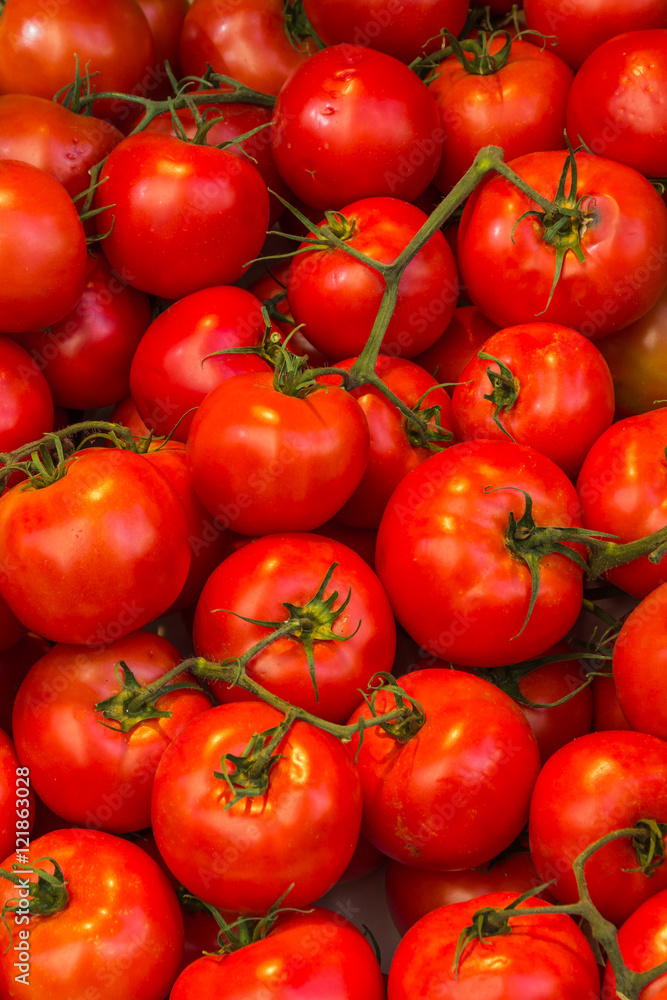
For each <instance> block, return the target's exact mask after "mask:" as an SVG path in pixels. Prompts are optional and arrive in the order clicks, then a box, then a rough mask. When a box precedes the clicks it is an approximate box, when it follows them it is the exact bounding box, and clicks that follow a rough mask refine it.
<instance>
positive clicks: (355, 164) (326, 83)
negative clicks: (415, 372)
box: [271, 44, 442, 354]
mask: <svg viewBox="0 0 667 1000" xmlns="http://www.w3.org/2000/svg"><path fill="white" fill-rule="evenodd" d="M271 144H272V148H273V158H274V160H275V162H276V166H277V167H278V172H279V173H280V175H281V177H282V178H283V180H284V181H285V183H286V184H287V186H288V187H289V188H290V190H291V191H294V192H295V194H297V195H298V196H299V198H301V199H302V200H303V201H304V202H305V203H306V204H307V205H312V206H313V207H315V208H319V209H322V210H326V209H329V208H340V207H341V205H349V204H350V202H352V201H356V200H357V199H358V198H367V197H369V196H375V195H391V196H393V197H395V198H403V199H405V201H412V200H413V199H414V198H416V197H418V195H420V194H421V193H422V191H424V190H425V189H426V187H427V186H428V184H429V183H430V181H431V180H432V179H433V175H434V174H435V171H436V169H437V166H438V163H439V161H440V154H441V151H442V129H441V128H440V123H439V117H438V109H437V107H436V104H435V101H434V99H433V97H432V96H431V94H430V93H429V91H428V88H427V87H426V85H425V84H424V83H422V81H421V80H420V79H419V77H418V76H417V75H416V74H415V73H413V72H412V70H410V69H408V67H407V66H405V65H404V64H403V63H401V62H399V61H398V59H394V58H393V56H388V55H385V54H384V52H377V51H376V50H375V49H371V48H364V47H363V46H361V45H347V44H343V45H332V46H330V47H329V48H326V49H322V50H321V51H320V52H317V53H315V55H313V56H311V57H310V59H308V61H307V62H305V63H304V64H303V65H302V66H301V67H299V69H297V70H296V71H295V72H294V73H293V74H292V76H291V77H290V78H289V79H288V80H287V82H286V83H285V85H284V86H283V87H282V89H281V91H280V93H279V94H278V99H277V101H276V104H275V107H274V109H273V127H272V131H271ZM346 353H347V354H351V353H353V352H351V351H348V352H346Z"/></svg>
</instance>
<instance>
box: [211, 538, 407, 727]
mask: <svg viewBox="0 0 667 1000" xmlns="http://www.w3.org/2000/svg"><path fill="white" fill-rule="evenodd" d="M334 563H337V564H338V565H337V566H336V569H335V571H334V573H333V575H332V576H331V578H330V581H329V583H328V585H327V587H326V589H325V590H324V593H323V594H322V601H324V602H326V601H327V600H328V599H330V598H331V597H332V596H333V595H334V593H337V594H338V595H339V596H338V599H337V600H335V601H334V604H333V608H332V611H333V612H336V611H340V614H339V615H338V616H337V617H336V618H335V620H334V621H333V622H331V621H329V620H328V619H329V617H330V616H329V615H327V614H326V608H323V609H322V610H321V612H320V614H321V615H322V617H321V618H320V615H319V614H318V612H317V611H316V610H315V609H313V611H312V612H311V615H309V617H311V620H312V621H313V625H314V629H313V632H312V633H307V634H306V633H305V632H302V633H301V634H297V635H294V636H284V637H283V638H282V639H278V640H276V642H273V643H271V645H270V646H267V647H266V648H265V649H263V650H262V651H261V652H260V653H258V654H257V656H255V657H253V659H252V660H250V663H249V664H248V666H247V668H246V669H247V671H248V674H249V675H250V677H252V678H253V679H254V680H256V681H258V682H259V683H260V684H261V685H263V686H264V687H266V688H268V690H269V691H272V692H273V693H274V694H277V695H279V696H280V697H281V698H284V699H285V700H286V701H289V702H291V703H292V704H294V705H299V706H300V707H301V708H305V709H306V710H307V711H309V712H313V713H314V714H315V715H319V716H321V718H323V719H328V720H329V721H330V722H339V723H345V722H346V721H347V719H348V717H349V715H350V713H351V712H352V710H353V709H354V708H355V707H356V705H358V703H359V689H362V690H364V689H365V688H366V687H367V686H368V683H369V681H370V679H371V677H372V676H373V674H375V673H376V672H377V671H378V670H383V671H390V670H391V665H392V662H393V659H394V652H395V649H396V627H395V624H394V616H393V613H392V610H391V607H390V604H389V600H388V598H387V595H386V594H385V592H384V589H383V587H382V584H381V583H380V581H379V580H378V578H377V577H376V575H375V573H373V571H372V570H371V568H370V567H369V566H368V565H367V564H366V563H365V562H364V560H363V559H362V558H361V556H358V555H357V554H356V552H353V551H352V550H351V549H349V548H348V547H347V546H345V545H343V544H341V543H340V542H335V541H333V540H331V539H328V538H324V537H322V536H321V535H313V534H309V533H305V532H304V533H301V534H300V533H296V532H295V533H293V534H286V535H268V536H265V537H264V538H260V539H256V540H255V541H253V542H251V544H250V545H245V546H244V547H243V548H241V549H239V550H238V551H236V552H234V553H233V554H232V555H231V556H229V557H228V558H227V559H225V560H224V562H222V563H221V564H220V566H218V568H217V569H216V570H214V571H213V573H212V574H211V576H210V577H209V579H208V582H207V583H206V585H205V587H204V590H203V592H202V595H201V597H200V599H199V601H198V603H197V610H196V612H195V619H194V628H193V639H194V645H195V651H196V653H197V655H198V656H204V657H206V659H208V660H225V659H227V658H228V657H230V656H231V657H234V656H242V655H243V654H244V653H245V652H247V650H249V649H250V648H251V647H252V646H254V645H255V644H256V643H257V642H259V641H260V640H261V639H263V638H265V637H266V636H267V635H268V634H269V632H270V631H271V630H270V629H269V628H267V627H266V626H262V625H253V624H251V623H250V622H248V621H244V620H243V618H253V619H255V620H257V621H279V622H283V621H287V619H288V618H289V617H290V615H289V609H287V608H286V607H285V603H288V604H290V605H294V606H296V607H299V608H300V607H304V606H305V605H306V604H308V602H310V601H311V600H312V598H314V597H315V595H316V594H317V593H318V591H319V588H320V586H321V584H322V582H323V580H324V578H325V576H326V575H327V572H328V571H329V569H330V567H331V566H332V565H333V564H334ZM348 594H349V602H348V603H347V605H346V606H345V607H344V608H343V603H344V602H345V601H346V600H347V598H348ZM221 609H224V610H221ZM227 612H232V613H231V614H230V613H227ZM239 615H242V616H243V618H240V617H238V616H239ZM330 632H333V633H334V634H335V635H337V636H341V637H343V636H346V637H347V638H345V639H344V640H336V639H328V640H327V638H326V636H327V635H328V634H329V633H330ZM308 639H311V640H314V642H313V644H312V655H313V663H314V673H315V679H316V682H317V692H316V691H315V687H314V684H313V679H312V678H311V676H310V671H309V663H308V660H307V657H306V649H305V646H306V641H307V640H308ZM209 686H210V687H211V688H212V690H213V691H214V693H215V694H216V696H217V697H218V698H219V700H220V701H222V702H227V701H239V700H242V701H246V700H252V701H254V700H256V699H254V698H253V697H252V696H251V695H249V694H246V692H244V691H243V690H241V689H240V688H237V687H230V686H229V685H227V684H225V683H223V682H222V681H209Z"/></svg>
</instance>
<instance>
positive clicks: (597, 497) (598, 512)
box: [577, 406, 667, 597]
mask: <svg viewBox="0 0 667 1000" xmlns="http://www.w3.org/2000/svg"><path fill="white" fill-rule="evenodd" d="M666 434H667V407H665V406H663V407H661V408H660V409H659V410H652V411H650V412H649V413H643V414H639V415H638V416H635V417H626V419H625V420H619V421H617V423H615V424H613V425H612V426H611V427H610V428H609V429H608V430H606V431H605V432H604V434H602V435H601V436H600V437H599V438H598V439H597V441H596V442H595V444H594V445H593V447H592V448H591V450H590V451H589V453H588V455H587V456H586V460H585V461H584V464H583V465H582V467H581V472H580V473H579V478H578V479H577V492H578V494H579V498H580V500H581V516H582V520H583V523H584V525H585V526H586V527H587V528H594V529H595V530H596V531H606V532H609V533H610V534H612V535H614V536H615V539H616V540H618V541H619V542H630V541H634V540H635V539H638V538H642V537H643V536H644V535H648V534H650V533H651V532H653V531H657V530H658V529H659V528H662V527H664V525H665V524H666V523H667V470H666V469H665V435H666ZM605 576H606V578H607V579H608V580H610V581H611V582H612V583H614V584H615V585H616V586H617V587H620V588H621V590H624V591H626V593H628V594H632V595H633V597H645V596H646V595H647V594H649V593H650V592H651V591H652V590H653V589H654V588H655V587H657V586H658V585H659V584H661V583H662V582H663V581H664V580H665V578H666V576H667V568H666V564H665V563H664V562H663V561H662V560H661V561H660V562H658V563H651V562H649V559H648V556H643V557H642V558H640V559H633V560H632V561H631V562H627V563H625V564H624V565H622V566H616V567H614V569H610V570H609V571H608V572H607V573H606V574H605Z"/></svg>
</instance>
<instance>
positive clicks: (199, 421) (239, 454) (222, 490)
mask: <svg viewBox="0 0 667 1000" xmlns="http://www.w3.org/2000/svg"><path fill="white" fill-rule="evenodd" d="M273 378H274V376H273V373H267V374H264V373H263V372H259V373H257V374H247V375H236V376H234V378H231V379H227V381H226V382H223V383H221V385H218V386H216V388H215V389H212V390H211V392H209V394H208V396H207V397H206V398H205V399H204V401H203V402H202V404H201V406H200V407H199V409H198V411H197V413H196V415H195V417H194V419H193V421H192V426H191V428H190V433H189V435H188V442H187V446H188V455H189V459H190V469H191V472H192V482H193V485H194V488H195V492H196V493H197V495H198V496H199V498H200V500H201V501H202V503H203V504H204V506H205V507H206V509H207V510H208V511H209V512H210V513H211V514H213V515H214V516H215V517H216V518H217V519H218V520H221V522H222V523H223V524H227V525H228V526H230V527H232V528H233V529H234V531H238V532H239V533H240V534H242V535H251V536H254V535H268V534H272V533H274V532H278V531H311V530H313V529H315V528H317V527H319V525H320V524H324V522H325V521H328V520H329V518H331V517H332V516H333V515H334V514H335V513H336V512H337V511H338V510H340V508H341V507H342V506H343V504H344V503H345V502H346V500H348V499H349V497H350V496H351V495H352V493H353V492H354V490H355V489H356V487H357V486H358V484H359V483H360V481H361V477H362V475H363V473H364V469H365V468H366V462H367V459H368V448H369V435H368V424H367V423H366V418H365V417H364V415H363V412H362V410H361V407H360V406H359V404H358V403H357V401H356V400H355V399H352V397H351V396H350V395H349V394H348V393H346V392H345V390H344V389H340V388H338V387H336V386H323V387H319V388H317V389H315V390H314V391H313V392H311V393H309V394H308V395H307V396H306V397H305V398H300V397H298V396H287V395H285V394H284V393H282V392H279V391H278V390H276V389H274V387H273Z"/></svg>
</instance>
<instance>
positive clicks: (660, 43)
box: [567, 27, 667, 177]
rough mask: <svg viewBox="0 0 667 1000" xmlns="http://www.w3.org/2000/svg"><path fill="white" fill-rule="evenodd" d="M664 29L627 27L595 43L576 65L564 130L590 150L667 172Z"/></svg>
mask: <svg viewBox="0 0 667 1000" xmlns="http://www.w3.org/2000/svg"><path fill="white" fill-rule="evenodd" d="M665 87H667V28H665V27H660V28H658V27H656V28H653V29H648V30H645V31H626V32H623V33H622V34H620V35H615V36H614V37H613V38H610V39H608V40H607V41H606V42H603V43H602V44H601V45H599V46H598V47H597V48H596V49H595V50H594V51H593V52H592V53H591V54H590V55H589V56H588V58H587V59H586V61H585V62H584V64H583V65H582V66H581V68H580V69H579V71H578V73H577V75H576V78H575V81H574V83H573V85H572V90H571V91H570V95H569V99H568V106H567V131H568V134H569V135H570V136H571V137H572V141H573V142H575V141H576V142H577V143H579V142H580V141H581V142H585V143H586V145H587V147H588V148H589V149H590V150H591V152H592V153H596V154H598V155H600V156H608V157H609V159H611V160H619V161H620V162H621V163H627V164H628V166H630V167H634V169H635V170H638V171H639V172H640V173H641V174H644V175H645V176H646V177H664V176H666V175H667V113H666V112H665V110H664V103H663V101H662V100H661V97H660V95H661V94H662V93H663V92H664V90H665Z"/></svg>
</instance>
